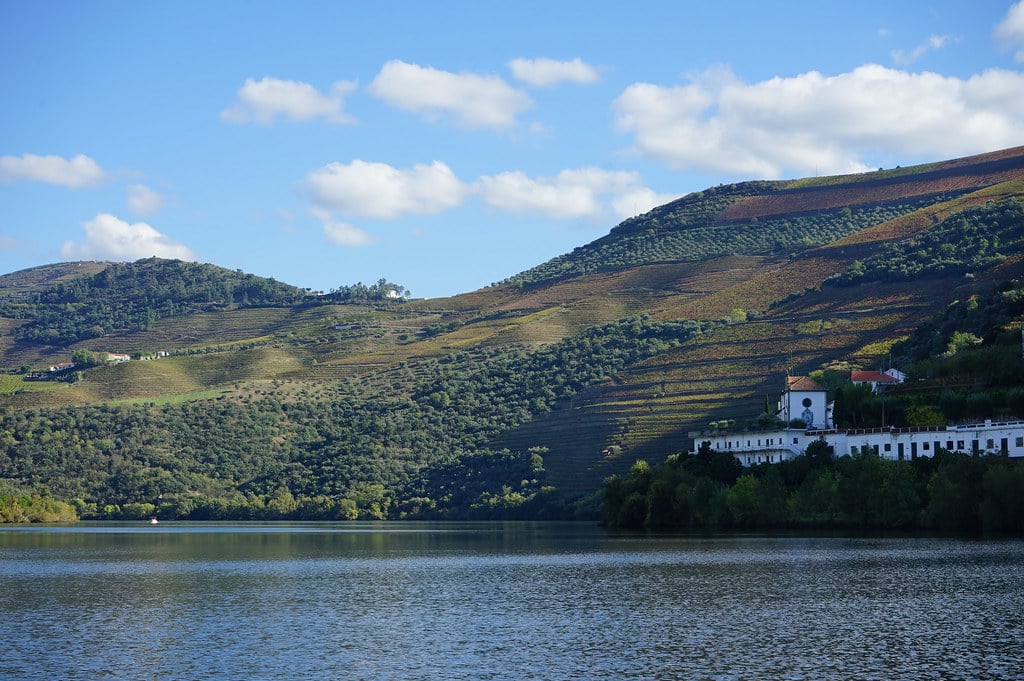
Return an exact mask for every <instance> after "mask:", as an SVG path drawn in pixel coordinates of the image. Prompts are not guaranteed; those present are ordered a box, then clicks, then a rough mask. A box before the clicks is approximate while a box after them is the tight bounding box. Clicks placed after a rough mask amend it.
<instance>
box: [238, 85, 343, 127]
mask: <svg viewBox="0 0 1024 681" xmlns="http://www.w3.org/2000/svg"><path fill="white" fill-rule="evenodd" d="M355 88H356V84H355V83H353V82H349V81H338V82H336V83H334V84H333V85H332V86H331V89H330V92H328V93H327V94H324V93H321V92H320V91H318V90H317V89H316V88H315V87H313V86H312V85H310V84H309V83H301V82H298V81H294V80H281V79H279V78H263V79H261V80H254V79H252V78H249V79H247V80H246V81H245V85H243V86H242V87H241V88H239V90H238V94H237V95H236V97H235V103H234V105H233V106H232V107H231V108H230V109H224V110H223V111H221V112H220V117H221V120H223V121H226V122H228V123H259V124H263V125H266V124H269V123H272V122H273V121H274V119H275V118H277V117H281V118H288V119H291V120H293V121H309V120H313V119H314V118H323V119H324V120H326V121H327V122H328V123H352V122H354V119H353V118H352V117H351V116H349V115H348V114H346V113H345V96H346V95H348V94H349V93H351V92H352V91H353V90H355Z"/></svg>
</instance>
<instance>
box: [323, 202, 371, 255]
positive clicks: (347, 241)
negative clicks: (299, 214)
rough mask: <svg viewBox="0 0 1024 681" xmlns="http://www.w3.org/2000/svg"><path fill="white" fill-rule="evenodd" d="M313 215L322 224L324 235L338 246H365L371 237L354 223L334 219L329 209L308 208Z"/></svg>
mask: <svg viewBox="0 0 1024 681" xmlns="http://www.w3.org/2000/svg"><path fill="white" fill-rule="evenodd" d="M310 212H311V213H312V214H313V216H314V217H316V218H317V219H318V220H320V223H321V225H323V229H324V236H325V237H327V240H328V241H330V242H331V243H333V244H336V245H338V246H365V245H366V244H368V243H370V242H371V241H372V240H373V239H372V238H371V237H370V235H369V234H367V233H366V232H364V231H363V230H361V229H359V228H358V227H356V226H355V225H351V224H349V223H347V222H343V221H341V220H337V219H335V217H334V215H333V214H332V213H331V211H329V210H326V209H324V208H315V207H314V208H313V209H311V210H310Z"/></svg>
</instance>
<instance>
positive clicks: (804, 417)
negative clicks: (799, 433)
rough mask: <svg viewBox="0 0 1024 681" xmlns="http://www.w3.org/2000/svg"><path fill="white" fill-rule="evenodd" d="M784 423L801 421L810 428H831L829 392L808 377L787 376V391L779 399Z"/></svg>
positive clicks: (780, 412) (781, 417)
mask: <svg viewBox="0 0 1024 681" xmlns="http://www.w3.org/2000/svg"><path fill="white" fill-rule="evenodd" d="M778 414H779V418H780V419H782V422H783V423H787V424H788V423H789V422H790V421H793V420H795V419H800V420H801V421H803V422H804V425H806V426H807V427H808V428H831V427H832V409H831V406H830V405H829V403H828V391H826V390H825V389H824V388H822V387H821V386H820V385H818V384H817V383H816V382H814V381H813V380H812V379H810V378H808V377H807V376H786V390H785V391H784V392H783V393H782V397H781V398H779V411H778Z"/></svg>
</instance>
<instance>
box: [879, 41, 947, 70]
mask: <svg viewBox="0 0 1024 681" xmlns="http://www.w3.org/2000/svg"><path fill="white" fill-rule="evenodd" d="M950 40H952V38H950V37H949V36H948V35H933V36H929V38H928V40H926V41H924V42H923V43H921V44H920V45H918V46H917V47H915V48H914V49H912V50H910V51H909V52H907V51H906V50H893V51H892V60H893V62H894V63H896V64H897V65H899V66H910V65H911V64H913V63H914V62H915V61H917V60H918V59H920V58H921V57H923V56H924V55H925V54H926V53H927V52H930V51H931V50H939V49H942V48H943V47H945V46H946V45H948V44H949V42H950Z"/></svg>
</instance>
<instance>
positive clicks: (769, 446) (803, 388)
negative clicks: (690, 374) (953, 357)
mask: <svg viewBox="0 0 1024 681" xmlns="http://www.w3.org/2000/svg"><path fill="white" fill-rule="evenodd" d="M808 402H809V404H808ZM779 404H780V410H779V414H780V416H781V417H782V420H783V421H784V422H786V423H793V419H792V418H790V417H792V415H793V414H798V416H797V417H795V418H797V419H799V420H802V421H804V423H805V424H807V426H806V427H796V424H794V425H793V427H788V428H782V429H779V430H775V431H767V432H738V433H712V434H702V433H690V437H691V439H692V445H691V450H690V451H691V453H696V452H697V450H698V449H699V448H700V446H701V445H702V444H703V443H705V442H706V443H708V444H709V446H710V447H711V449H713V450H715V451H718V452H729V453H731V454H732V455H733V456H735V457H736V458H737V459H738V460H739V461H740V463H741V464H743V465H744V466H752V465H755V464H759V463H779V462H781V461H786V460H788V459H793V458H795V457H797V456H800V455H801V454H803V453H804V452H805V451H806V450H807V446H808V445H810V444H811V443H812V442H817V441H823V442H825V443H826V444H828V446H829V448H830V449H831V451H832V453H833V455H834V456H843V455H846V454H850V455H853V454H858V453H861V452H868V453H873V454H877V455H878V456H880V457H882V458H884V459H893V460H903V459H916V458H917V457H920V456H934V454H935V452H936V451H938V450H940V449H942V450H946V451H949V452H961V453H964V454H974V455H978V454H1000V455H1002V456H1010V457H1024V421H1013V422H1000V423H995V422H993V421H992V420H991V419H989V420H986V421H985V422H984V423H976V424H970V425H957V426H920V427H909V428H894V427H883V428H850V429H841V428H834V427H832V426H831V424H830V418H831V412H830V411H826V412H822V411H820V410H821V409H822V406H821V405H824V404H825V390H824V388H821V386H819V385H817V384H816V383H814V381H811V380H810V379H809V378H806V377H800V376H788V377H787V380H786V390H785V392H783V394H782V398H781V399H780V400H779ZM801 408H802V409H804V410H809V411H810V412H811V413H810V414H809V415H807V414H804V413H803V412H797V411H795V409H801ZM821 413H825V414H827V416H826V417H825V418H823V419H821V420H819V414H821ZM804 416H809V419H808V418H804ZM818 423H820V424H823V425H821V426H820V427H816V426H815V425H814V424H818Z"/></svg>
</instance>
